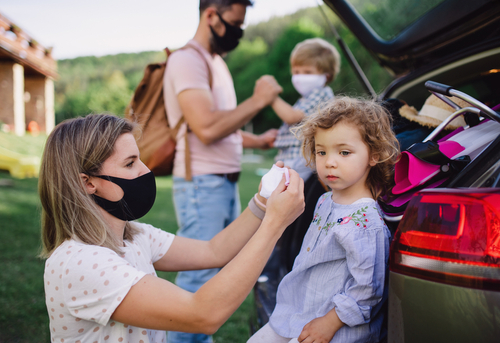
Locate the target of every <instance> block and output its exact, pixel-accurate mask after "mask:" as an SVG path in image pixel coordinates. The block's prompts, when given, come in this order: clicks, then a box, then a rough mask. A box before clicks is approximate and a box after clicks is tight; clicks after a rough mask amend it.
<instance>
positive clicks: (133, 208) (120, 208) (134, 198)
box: [92, 172, 156, 221]
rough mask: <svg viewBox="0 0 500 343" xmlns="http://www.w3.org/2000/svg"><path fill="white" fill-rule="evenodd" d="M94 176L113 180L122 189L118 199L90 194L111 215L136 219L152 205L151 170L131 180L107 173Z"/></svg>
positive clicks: (127, 219) (153, 198) (154, 183)
mask: <svg viewBox="0 0 500 343" xmlns="http://www.w3.org/2000/svg"><path fill="white" fill-rule="evenodd" d="M96 177H98V178H101V179H104V180H108V181H110V182H113V183H114V184H117V185H118V186H120V188H121V189H122V190H123V198H121V199H120V200H118V201H110V200H107V199H104V198H101V197H100V196H97V195H95V194H92V196H93V198H94V201H95V202H96V203H97V205H99V206H100V207H102V209H104V210H105V211H106V212H108V213H109V214H111V215H112V216H114V217H116V218H118V219H121V220H126V221H130V220H136V219H139V218H141V217H143V216H144V215H145V214H146V213H148V212H149V210H150V209H151V207H153V204H154V202H155V199H156V181H155V177H154V175H153V172H149V173H147V174H144V175H142V176H139V177H137V178H135V179H131V180H129V179H122V178H119V177H114V176H108V175H97V176H96Z"/></svg>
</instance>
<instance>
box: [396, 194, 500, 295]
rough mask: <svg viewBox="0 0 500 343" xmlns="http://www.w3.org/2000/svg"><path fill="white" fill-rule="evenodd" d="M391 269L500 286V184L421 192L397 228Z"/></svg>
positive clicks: (478, 285) (481, 285) (456, 282)
mask: <svg viewBox="0 0 500 343" xmlns="http://www.w3.org/2000/svg"><path fill="white" fill-rule="evenodd" d="M390 270H391V271H393V272H397V273H400V274H405V275H409V276H414V277H418V278H423V279H427V280H432V281H437V282H442V283H446V284H453V285H459V286H465V287H471V288H480V289H493V290H499V289H500V189H491V188H490V189H486V188H476V189H470V188H469V189H433V190H424V191H421V192H419V193H417V195H415V196H414V197H413V198H412V200H411V201H410V203H409V204H408V207H407V209H406V211H405V214H404V216H403V219H402V220H401V223H400V224H399V227H398V230H397V231H396V234H395V237H394V240H393V243H392V246H391V258H390Z"/></svg>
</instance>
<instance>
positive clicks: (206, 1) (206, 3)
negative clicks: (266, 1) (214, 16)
mask: <svg viewBox="0 0 500 343" xmlns="http://www.w3.org/2000/svg"><path fill="white" fill-rule="evenodd" d="M233 4H242V5H245V6H253V2H252V1H251V0H200V15H201V13H203V11H204V10H206V9H207V8H208V7H210V6H214V7H215V8H217V10H218V11H219V12H220V13H224V12H225V11H226V10H227V9H229V7H231V5H233Z"/></svg>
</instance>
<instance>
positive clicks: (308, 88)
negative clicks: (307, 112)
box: [292, 74, 326, 98]
mask: <svg viewBox="0 0 500 343" xmlns="http://www.w3.org/2000/svg"><path fill="white" fill-rule="evenodd" d="M292 84H293V86H294V87H295V89H296V90H297V92H299V93H300V95H302V96H303V97H304V98H305V97H307V96H308V95H309V94H311V92H312V91H313V90H315V89H317V88H323V87H324V86H325V85H326V74H295V75H292Z"/></svg>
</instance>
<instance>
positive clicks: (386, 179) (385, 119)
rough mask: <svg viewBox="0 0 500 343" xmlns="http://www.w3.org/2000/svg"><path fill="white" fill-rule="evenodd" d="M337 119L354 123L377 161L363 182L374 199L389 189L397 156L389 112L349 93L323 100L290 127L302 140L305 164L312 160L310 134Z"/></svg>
mask: <svg viewBox="0 0 500 343" xmlns="http://www.w3.org/2000/svg"><path fill="white" fill-rule="evenodd" d="M339 122H346V123H349V124H353V125H355V126H356V127H357V128H358V129H359V132H360V134H361V138H362V139H363V142H365V144H366V145H367V146H368V149H369V152H370V156H371V157H375V158H376V160H377V164H376V165H375V166H373V167H371V168H370V172H369V174H368V178H367V180H366V184H367V186H368V188H369V189H370V191H371V193H372V195H373V197H374V199H378V198H379V197H380V196H383V195H385V194H386V193H387V191H388V190H389V189H390V187H391V185H392V178H393V171H394V164H395V163H396V161H397V159H398V157H399V143H398V141H397V139H396V136H395V134H394V132H393V131H392V127H391V125H392V120H391V116H390V114H389V112H388V111H387V110H386V109H385V108H384V107H382V106H381V105H380V104H378V103H377V102H376V101H373V100H365V99H356V98H350V97H336V98H335V99H334V100H332V101H331V102H329V103H327V104H325V105H324V107H323V108H319V109H318V111H317V112H316V113H314V114H312V115H310V116H309V117H307V118H305V119H304V121H303V122H302V123H300V124H299V125H298V126H297V127H296V128H294V129H292V130H293V131H294V133H295V134H296V136H297V138H299V139H300V140H302V141H303V143H302V153H303V155H304V157H305V158H306V160H307V165H308V166H311V167H315V164H316V154H315V150H316V149H315V144H316V143H315V140H314V137H315V135H316V132H317V130H318V128H321V129H330V128H332V127H333V126H335V125H336V124H338V123H339Z"/></svg>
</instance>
